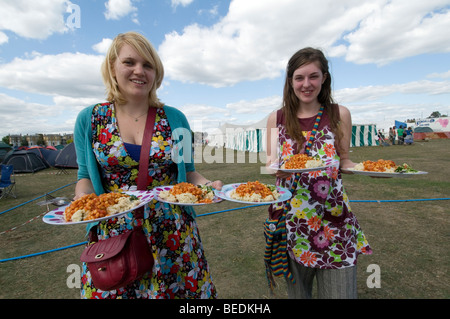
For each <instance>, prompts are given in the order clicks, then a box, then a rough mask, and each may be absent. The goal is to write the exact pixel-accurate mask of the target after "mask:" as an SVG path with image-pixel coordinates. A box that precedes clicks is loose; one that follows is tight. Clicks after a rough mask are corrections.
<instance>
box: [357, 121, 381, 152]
mask: <svg viewBox="0 0 450 319" xmlns="http://www.w3.org/2000/svg"><path fill="white" fill-rule="evenodd" d="M377 145H379V141H378V138H377V126H376V125H375V124H364V125H359V124H354V125H353V126H352V141H351V147H358V146H377Z"/></svg>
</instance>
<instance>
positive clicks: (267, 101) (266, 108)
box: [226, 96, 282, 115]
mask: <svg viewBox="0 0 450 319" xmlns="http://www.w3.org/2000/svg"><path fill="white" fill-rule="evenodd" d="M281 103H282V98H281V97H280V96H271V97H265V98H261V99H257V100H253V101H246V100H241V101H239V102H235V103H229V104H227V105H226V108H227V109H228V110H230V111H232V112H233V113H236V114H263V115H264V114H268V113H270V112H272V111H273V110H275V109H278V108H280V106H281Z"/></svg>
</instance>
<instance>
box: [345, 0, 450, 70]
mask: <svg viewBox="0 0 450 319" xmlns="http://www.w3.org/2000/svg"><path fill="white" fill-rule="evenodd" d="M447 30H450V10H449V1H448V0H431V1H420V2H417V1H414V2H411V1H408V0H394V1H386V3H385V4H383V5H382V6H379V7H377V8H376V10H374V11H373V13H372V14H370V15H369V16H368V17H366V18H365V19H362V20H361V23H360V27H359V28H358V29H356V30H354V31H353V32H351V33H349V34H348V35H346V36H345V40H346V41H348V43H349V45H348V50H347V55H346V58H347V60H348V61H351V62H355V63H376V64H379V65H383V64H387V63H390V62H392V61H396V60H400V59H403V58H405V57H409V56H415V55H420V54H424V53H436V52H450V33H449V32H447Z"/></svg>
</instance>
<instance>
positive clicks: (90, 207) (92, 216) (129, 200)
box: [42, 191, 153, 225]
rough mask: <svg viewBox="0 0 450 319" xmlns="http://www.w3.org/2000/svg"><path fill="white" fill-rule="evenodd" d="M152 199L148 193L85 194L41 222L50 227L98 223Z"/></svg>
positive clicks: (59, 208) (51, 212)
mask: <svg viewBox="0 0 450 319" xmlns="http://www.w3.org/2000/svg"><path fill="white" fill-rule="evenodd" d="M152 199H153V193H152V192H149V191H127V192H122V193H119V192H117V193H116V192H113V193H104V194H101V195H98V196H97V195H96V194H87V195H84V196H83V197H80V198H79V199H77V200H75V201H73V202H72V203H70V204H69V205H66V206H61V207H58V208H57V209H55V210H52V211H50V212H48V213H47V214H45V215H44V217H42V220H43V221H44V222H45V223H47V224H51V225H73V224H83V223H92V222H98V221H101V220H105V219H110V218H114V217H119V216H121V215H124V214H126V213H129V212H131V211H133V210H135V209H137V208H139V207H142V206H144V205H145V204H147V203H148V202H150V201H151V200H152Z"/></svg>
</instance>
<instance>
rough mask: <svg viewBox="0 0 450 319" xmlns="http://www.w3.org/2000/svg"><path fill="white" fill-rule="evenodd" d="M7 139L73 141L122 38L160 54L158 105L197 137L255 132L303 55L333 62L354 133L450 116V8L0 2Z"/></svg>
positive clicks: (285, 2) (433, 2)
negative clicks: (48, 136) (115, 41)
mask: <svg viewBox="0 0 450 319" xmlns="http://www.w3.org/2000/svg"><path fill="white" fill-rule="evenodd" d="M0 7H1V8H2V13H1V19H0V123H1V125H0V137H3V136H5V135H8V134H35V133H68V132H69V133H70V132H72V130H73V125H74V122H75V118H76V115H77V114H78V112H79V111H80V110H81V109H83V108H84V107H86V106H88V105H91V104H94V103H96V102H101V101H103V100H104V87H103V83H102V80H101V76H100V71H99V69H100V64H101V63H102V61H103V57H104V54H105V52H106V49H107V46H108V44H109V42H110V41H111V39H112V38H114V37H115V36H116V35H117V34H118V33H121V32H126V31H131V30H132V31H139V32H141V33H143V34H144V35H145V36H146V37H147V38H148V39H149V40H150V41H151V42H152V44H153V45H154V46H155V48H156V49H157V50H158V52H159V54H160V56H161V58H162V60H163V63H164V66H165V80H164V82H163V85H162V87H161V88H160V89H159V90H158V95H159V97H160V99H161V100H162V101H163V102H165V103H166V104H168V105H172V106H175V107H177V108H179V109H181V110H182V111H183V112H184V113H185V114H186V115H187V117H188V119H189V121H190V123H191V126H192V128H193V129H194V130H195V131H208V132H214V130H216V129H217V128H218V127H219V126H220V125H221V124H224V123H233V124H242V125H248V124H252V123H255V122H258V121H260V120H262V119H264V118H265V117H266V116H267V115H268V114H269V113H270V112H271V111H273V110H275V109H277V108H278V107H279V106H280V103H281V94H282V87H283V81H284V69H285V66H286V63H287V60H288V59H289V58H290V56H291V55H292V54H293V53H294V52H295V51H297V50H298V49H300V48H302V47H305V46H312V47H316V48H321V49H323V50H324V52H325V53H326V55H327V56H328V58H329V61H330V65H331V73H332V78H333V89H334V98H335V100H336V101H337V102H338V103H340V104H342V105H345V106H347V107H348V108H349V109H350V111H351V112H352V118H353V123H355V124H377V127H378V128H381V129H387V128H388V127H390V126H393V125H394V121H395V120H399V121H405V120H406V119H412V118H416V119H418V118H421V117H427V116H429V115H430V114H431V112H433V111H439V112H441V113H442V114H450V99H449V98H450V33H449V32H448V30H450V0H429V1H426V2H419V1H410V0H390V1H388V0H341V1H334V0H316V1H311V2H310V1H299V0H277V1H274V0H258V1H249V0H233V1H223V0H160V1H144V0H109V1H108V0H95V1H87V0H72V1H67V0H42V1H28V0H0Z"/></svg>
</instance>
